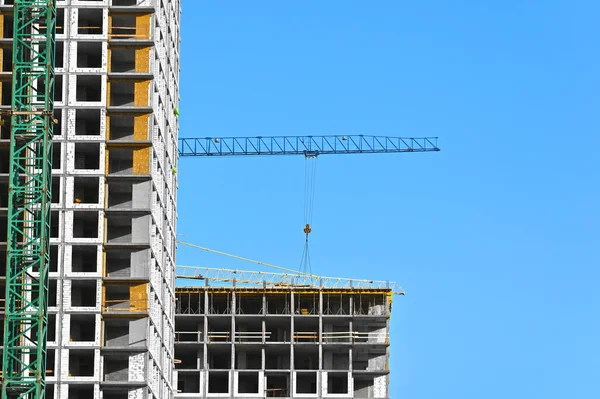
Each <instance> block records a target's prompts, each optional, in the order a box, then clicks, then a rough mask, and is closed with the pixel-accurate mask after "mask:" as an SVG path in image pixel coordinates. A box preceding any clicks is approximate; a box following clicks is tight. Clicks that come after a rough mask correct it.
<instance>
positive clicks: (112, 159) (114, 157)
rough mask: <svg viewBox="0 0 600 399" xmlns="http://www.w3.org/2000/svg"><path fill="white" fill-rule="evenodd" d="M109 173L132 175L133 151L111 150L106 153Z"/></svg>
mask: <svg viewBox="0 0 600 399" xmlns="http://www.w3.org/2000/svg"><path fill="white" fill-rule="evenodd" d="M108 162H109V173H111V174H132V173H133V150H130V149H111V150H110V151H109V152H108Z"/></svg>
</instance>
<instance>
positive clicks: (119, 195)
mask: <svg viewBox="0 0 600 399" xmlns="http://www.w3.org/2000/svg"><path fill="white" fill-rule="evenodd" d="M111 152H112V151H111ZM108 207H109V208H112V209H131V208H133V184H131V183H110V184H109V185H108Z"/></svg>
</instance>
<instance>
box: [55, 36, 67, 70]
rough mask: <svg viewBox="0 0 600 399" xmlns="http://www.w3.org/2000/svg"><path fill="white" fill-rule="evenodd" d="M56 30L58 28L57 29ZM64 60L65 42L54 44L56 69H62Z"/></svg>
mask: <svg viewBox="0 0 600 399" xmlns="http://www.w3.org/2000/svg"><path fill="white" fill-rule="evenodd" d="M57 30H58V27H57ZM64 59H65V42H62V41H61V42H56V59H55V61H54V63H55V65H54V66H55V67H56V68H63V67H64V62H65V61H64Z"/></svg>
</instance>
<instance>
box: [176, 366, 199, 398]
mask: <svg viewBox="0 0 600 399" xmlns="http://www.w3.org/2000/svg"><path fill="white" fill-rule="evenodd" d="M177 389H178V390H179V391H180V392H182V393H200V374H199V373H198V372H193V373H189V372H188V373H185V372H181V371H179V372H178V373H177Z"/></svg>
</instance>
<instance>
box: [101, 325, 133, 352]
mask: <svg viewBox="0 0 600 399" xmlns="http://www.w3.org/2000/svg"><path fill="white" fill-rule="evenodd" d="M128 345H129V321H128V320H118V319H105V320H104V346H108V347H126V346H128Z"/></svg>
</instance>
